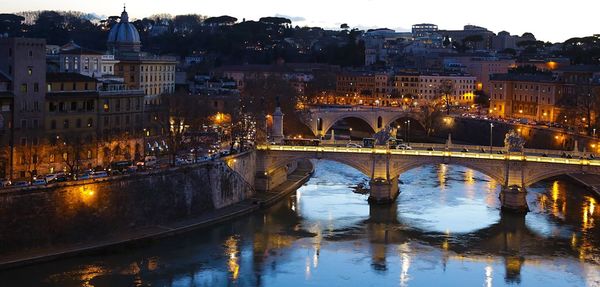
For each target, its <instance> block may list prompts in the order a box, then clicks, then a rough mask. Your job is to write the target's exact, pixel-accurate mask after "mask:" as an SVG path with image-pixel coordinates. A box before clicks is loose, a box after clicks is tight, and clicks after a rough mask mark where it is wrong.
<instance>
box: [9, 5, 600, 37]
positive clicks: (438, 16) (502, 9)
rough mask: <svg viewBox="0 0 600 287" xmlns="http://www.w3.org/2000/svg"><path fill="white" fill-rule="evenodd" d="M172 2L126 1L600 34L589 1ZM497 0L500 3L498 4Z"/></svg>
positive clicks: (137, 8) (101, 11)
mask: <svg viewBox="0 0 600 287" xmlns="http://www.w3.org/2000/svg"><path fill="white" fill-rule="evenodd" d="M3 2H5V3H3V4H2V11H1V12H20V11H30V10H74V11H81V12H86V13H96V14H98V15H103V16H110V15H118V14H119V13H120V12H121V11H122V9H123V8H122V7H123V1H122V0H103V1H90V0H88V1H82V0H53V1H47V0H21V1H13V0H5V1H3ZM491 3H492V2H491V1H483V0H479V1H477V0H454V1H447V0H430V1H402V0H366V1H349V0H346V1H341V0H304V1H283V0H259V1H248V0H219V1H207V0H170V1H147V0H129V1H126V4H127V11H128V12H129V16H130V18H143V17H144V16H149V15H152V14H157V13H169V14H172V15H178V14H190V13H196V14H201V15H207V16H220V15H224V14H227V15H231V16H234V17H236V18H238V19H239V20H240V21H241V20H242V19H243V18H246V19H247V20H257V19H258V18H260V17H262V16H284V17H288V18H290V19H292V21H293V22H294V23H293V24H294V25H300V26H320V27H324V28H338V27H339V25H340V24H341V23H348V25H350V26H351V27H359V28H374V27H387V28H392V29H396V30H398V31H408V30H410V27H411V25H412V24H416V23H424V22H426V23H434V24H437V25H439V26H440V29H462V27H463V26H464V25H465V24H473V25H478V26H483V27H486V28H488V29H489V30H491V31H493V32H496V33H497V32H499V31H502V30H506V31H508V32H510V33H511V34H519V35H520V34H523V33H524V32H532V33H534V34H535V35H536V37H537V38H538V39H540V40H544V41H552V42H557V41H564V40H566V39H568V38H571V37H581V36H589V35H592V34H598V33H600V26H599V25H598V23H597V21H596V19H597V11H598V8H600V3H598V2H596V1H590V0H571V1H568V2H565V1H559V0H546V1H541V0H535V1H526V0H504V1H501V2H493V3H494V4H491ZM496 3H501V4H496Z"/></svg>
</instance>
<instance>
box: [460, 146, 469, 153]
mask: <svg viewBox="0 0 600 287" xmlns="http://www.w3.org/2000/svg"><path fill="white" fill-rule="evenodd" d="M460 151H461V152H469V149H468V148H466V147H463V148H462V150H460Z"/></svg>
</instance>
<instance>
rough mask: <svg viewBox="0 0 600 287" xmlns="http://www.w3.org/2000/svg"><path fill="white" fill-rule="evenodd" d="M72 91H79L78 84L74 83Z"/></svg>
mask: <svg viewBox="0 0 600 287" xmlns="http://www.w3.org/2000/svg"><path fill="white" fill-rule="evenodd" d="M72 90H73V91H76V90H77V83H73V88H72Z"/></svg>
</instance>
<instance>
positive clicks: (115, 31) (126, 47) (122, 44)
mask: <svg viewBox="0 0 600 287" xmlns="http://www.w3.org/2000/svg"><path fill="white" fill-rule="evenodd" d="M106 43H107V45H108V50H109V52H110V53H112V54H115V55H120V54H123V53H132V52H133V53H139V52H140V48H141V47H142V42H141V41H140V34H139V33H138V31H137V29H136V28H135V26H134V25H133V24H131V23H129V15H127V11H126V10H125V7H123V13H121V20H120V21H119V23H117V25H115V26H113V27H112V28H111V29H110V32H109V33H108V40H107V42H106Z"/></svg>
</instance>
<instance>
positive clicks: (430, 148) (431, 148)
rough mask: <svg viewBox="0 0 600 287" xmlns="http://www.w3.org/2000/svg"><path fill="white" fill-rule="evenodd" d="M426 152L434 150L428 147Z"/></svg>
mask: <svg viewBox="0 0 600 287" xmlns="http://www.w3.org/2000/svg"><path fill="white" fill-rule="evenodd" d="M427 150H428V151H435V149H434V148H433V147H428V148H427Z"/></svg>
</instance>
